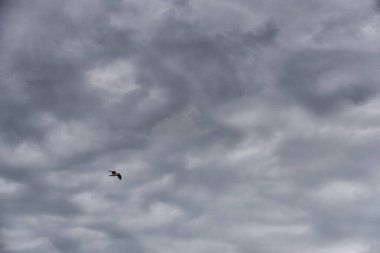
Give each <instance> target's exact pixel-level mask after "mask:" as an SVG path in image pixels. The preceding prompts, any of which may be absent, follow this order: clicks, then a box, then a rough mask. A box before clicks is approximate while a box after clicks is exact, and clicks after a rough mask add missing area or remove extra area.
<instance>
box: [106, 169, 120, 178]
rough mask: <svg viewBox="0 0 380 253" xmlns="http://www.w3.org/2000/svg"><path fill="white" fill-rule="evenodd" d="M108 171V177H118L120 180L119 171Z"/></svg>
mask: <svg viewBox="0 0 380 253" xmlns="http://www.w3.org/2000/svg"><path fill="white" fill-rule="evenodd" d="M108 171H109V172H111V175H110V177H118V178H119V179H120V180H121V174H120V173H119V172H117V171H116V170H108Z"/></svg>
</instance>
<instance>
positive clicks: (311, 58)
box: [279, 52, 377, 115]
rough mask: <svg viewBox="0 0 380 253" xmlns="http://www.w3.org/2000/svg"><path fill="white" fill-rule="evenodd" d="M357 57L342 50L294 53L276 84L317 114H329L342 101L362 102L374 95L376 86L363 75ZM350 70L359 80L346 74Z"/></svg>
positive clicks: (340, 105)
mask: <svg viewBox="0 0 380 253" xmlns="http://www.w3.org/2000/svg"><path fill="white" fill-rule="evenodd" d="M357 57H360V55H358V54H345V53H344V52H330V53H328V52H326V53H325V52H301V53H296V54H295V55H292V56H291V58H290V60H289V61H288V62H287V63H286V67H285V69H284V70H285V72H284V74H283V75H282V76H281V79H280V82H279V86H280V88H282V89H284V91H285V92H287V93H289V94H290V95H291V96H292V97H294V98H295V99H296V100H298V101H299V102H301V103H302V104H303V105H304V106H305V108H308V109H309V110H310V111H312V112H313V113H316V114H317V115H328V114H333V113H335V112H336V110H338V109H340V108H342V106H343V107H344V106H345V105H346V104H352V105H358V104H363V103H366V102H367V101H368V100H370V99H371V98H373V97H374V96H376V94H377V88H376V85H375V84H374V83H372V82H371V80H370V79H368V78H367V77H366V76H365V75H366V70H365V67H362V66H358V63H357V62H358V60H357ZM365 64H367V65H369V66H370V65H371V64H372V62H371V61H369V62H366V63H365ZM360 68H363V69H362V70H361V69H360ZM352 72H353V73H354V75H355V76H353V77H354V78H355V79H357V78H359V80H360V81H358V82H357V83H355V82H352V81H351V80H349V78H347V76H346V75H347V74H352ZM324 77H325V78H324ZM367 79H368V81H367Z"/></svg>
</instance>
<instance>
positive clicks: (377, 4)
mask: <svg viewBox="0 0 380 253" xmlns="http://www.w3.org/2000/svg"><path fill="white" fill-rule="evenodd" d="M375 9H376V11H380V1H379V0H375Z"/></svg>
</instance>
